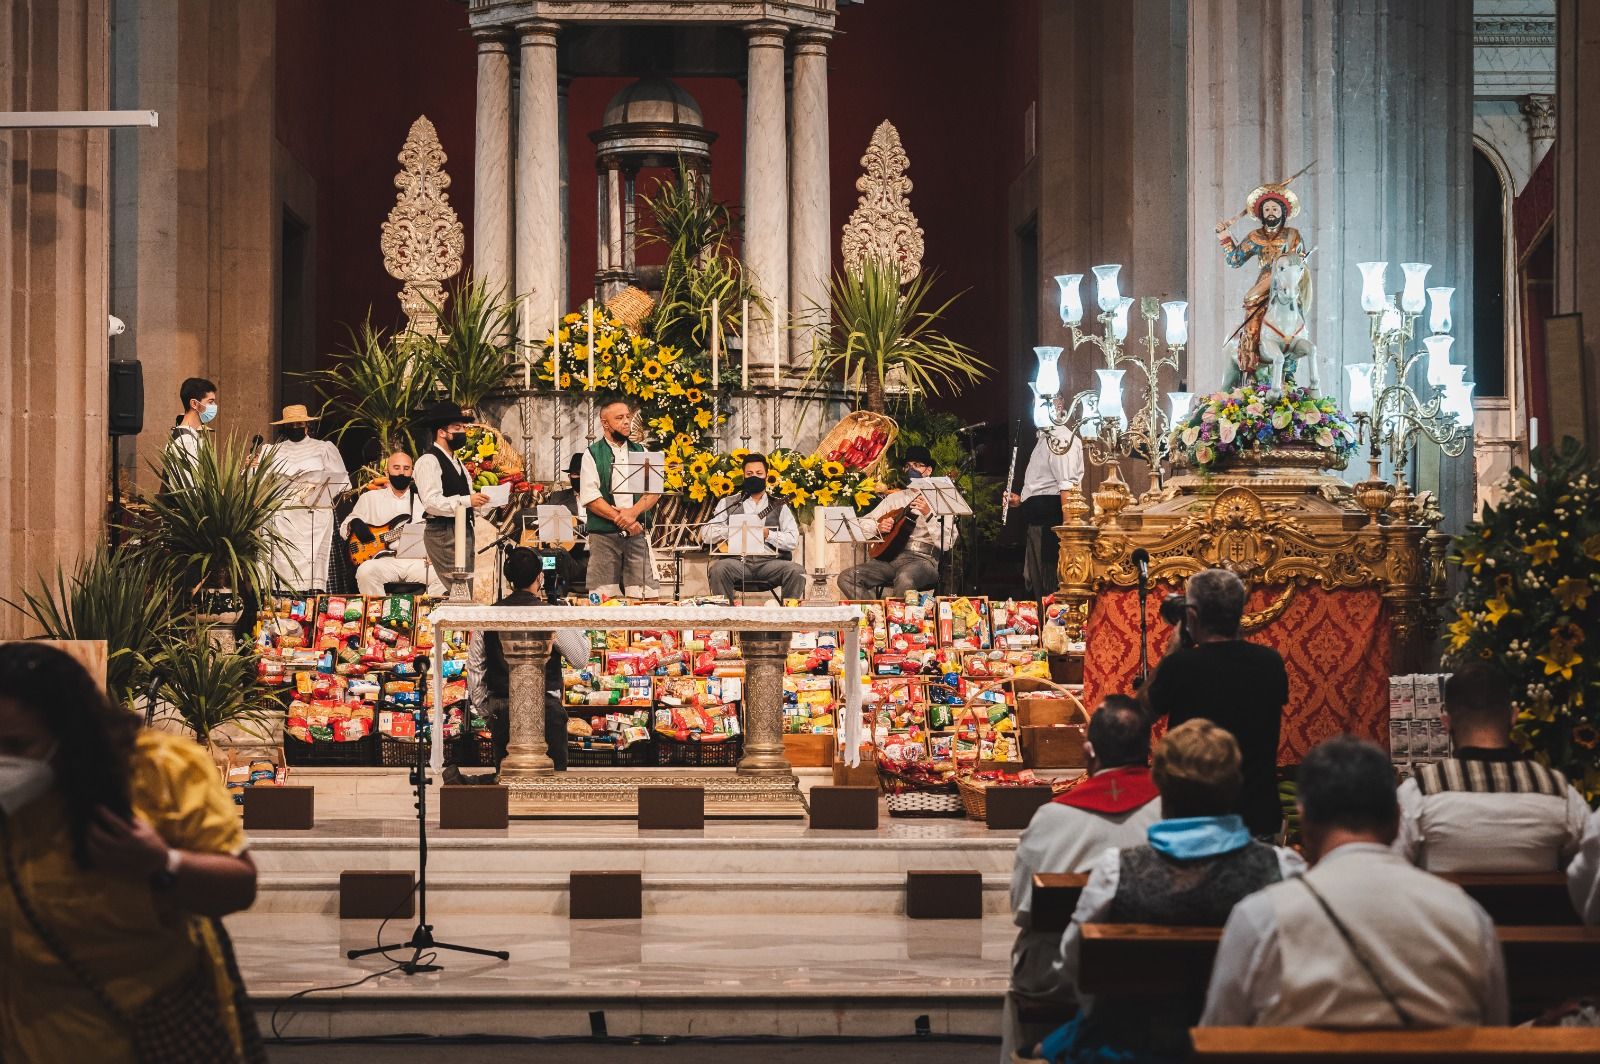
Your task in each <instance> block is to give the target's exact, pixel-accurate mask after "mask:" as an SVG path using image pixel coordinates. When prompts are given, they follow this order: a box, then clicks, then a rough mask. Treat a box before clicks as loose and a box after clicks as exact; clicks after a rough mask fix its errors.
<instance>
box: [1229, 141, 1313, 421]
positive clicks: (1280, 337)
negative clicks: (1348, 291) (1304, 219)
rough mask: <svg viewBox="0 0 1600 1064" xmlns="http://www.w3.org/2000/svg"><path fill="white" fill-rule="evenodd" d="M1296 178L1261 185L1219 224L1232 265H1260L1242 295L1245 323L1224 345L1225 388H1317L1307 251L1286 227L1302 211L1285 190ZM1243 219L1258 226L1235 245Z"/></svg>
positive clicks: (1296, 235) (1295, 232)
mask: <svg viewBox="0 0 1600 1064" xmlns="http://www.w3.org/2000/svg"><path fill="white" fill-rule="evenodd" d="M1306 169H1310V168H1309V167H1307V168H1306ZM1300 173H1305V170H1301V171H1300ZM1299 176H1300V174H1295V175H1294V177H1291V178H1289V180H1288V181H1280V182H1277V183H1275V184H1266V185H1262V186H1260V187H1259V188H1257V189H1255V190H1254V191H1253V192H1251V193H1250V195H1249V196H1248V197H1247V198H1246V199H1245V209H1244V210H1243V211H1242V212H1240V214H1237V215H1235V216H1234V217H1232V218H1230V219H1228V220H1227V221H1224V222H1218V223H1217V227H1216V231H1217V235H1218V237H1219V238H1220V242H1221V244H1222V250H1223V257H1224V259H1225V261H1226V262H1227V264H1228V265H1229V266H1231V267H1233V268H1234V269H1238V268H1239V267H1241V266H1243V265H1244V264H1245V263H1247V262H1249V261H1250V260H1251V259H1252V258H1254V259H1259V260H1260V273H1259V274H1258V275H1257V276H1256V280H1255V283H1254V284H1252V285H1251V286H1250V290H1249V291H1248V292H1246V293H1245V296H1244V310H1245V319H1244V323H1243V324H1241V325H1240V326H1239V328H1238V329H1236V330H1234V333H1233V336H1232V337H1230V338H1229V341H1228V348H1229V350H1230V353H1231V358H1230V365H1229V368H1228V373H1227V376H1226V378H1225V379H1224V381H1223V385H1222V386H1223V388H1224V389H1227V390H1231V389H1233V388H1236V387H1238V386H1239V385H1240V384H1241V383H1242V382H1244V381H1246V380H1249V381H1252V382H1254V383H1257V384H1266V385H1270V386H1272V387H1274V388H1279V389H1281V388H1285V387H1290V386H1294V385H1299V386H1301V387H1307V388H1310V389H1311V390H1312V392H1316V391H1317V390H1318V387H1319V383H1320V382H1319V380H1318V375H1317V357H1316V356H1317V349H1316V345H1315V344H1313V343H1312V342H1311V338H1310V337H1308V336H1307V335H1306V316H1307V315H1308V314H1309V313H1310V310H1311V274H1310V273H1309V272H1308V271H1307V269H1306V258H1307V257H1308V256H1309V255H1310V251H1308V250H1307V249H1306V246H1305V241H1304V240H1303V239H1302V238H1301V236H1300V230H1298V229H1294V228H1292V227H1290V226H1289V225H1288V224H1287V223H1288V221H1289V220H1290V219H1291V218H1293V217H1294V216H1295V215H1297V214H1299V213H1300V199H1299V197H1298V196H1296V195H1295V194H1294V193H1293V192H1292V191H1290V189H1289V182H1290V181H1293V180H1294V178H1295V177H1299ZM1245 214H1249V215H1252V216H1254V217H1255V218H1256V219H1257V220H1258V221H1259V222H1260V223H1261V226H1260V228H1258V229H1254V230H1251V232H1250V233H1249V234H1248V235H1247V236H1246V237H1245V238H1244V239H1243V240H1241V241H1235V240H1234V239H1233V236H1232V234H1231V233H1229V230H1230V229H1231V228H1232V227H1233V224H1234V223H1235V222H1237V221H1238V220H1239V219H1240V218H1241V217H1243V216H1244V215H1245ZM1302 378H1303V379H1302Z"/></svg>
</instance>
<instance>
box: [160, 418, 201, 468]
mask: <svg viewBox="0 0 1600 1064" xmlns="http://www.w3.org/2000/svg"><path fill="white" fill-rule="evenodd" d="M167 450H168V451H169V452H172V453H174V454H176V453H178V452H182V453H183V454H185V455H187V456H188V457H189V460H190V461H191V462H192V461H194V459H195V458H196V457H197V456H198V455H199V454H200V433H199V431H198V430H196V429H192V428H190V427H189V426H188V425H176V426H174V427H173V430H172V438H171V439H170V440H168V441H167Z"/></svg>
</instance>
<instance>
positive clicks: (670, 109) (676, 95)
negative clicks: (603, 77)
mask: <svg viewBox="0 0 1600 1064" xmlns="http://www.w3.org/2000/svg"><path fill="white" fill-rule="evenodd" d="M634 123H648V124H650V125H674V126H694V127H696V128H701V129H703V128H704V127H705V117H704V116H703V115H702V114H701V113H700V105H699V104H698V103H696V102H695V99H694V97H693V96H690V95H689V94H688V93H687V92H684V91H683V89H682V88H680V87H679V86H678V85H676V84H675V83H673V82H671V81H669V80H667V79H666V78H658V77H648V78H640V79H639V80H638V81H636V82H634V83H633V84H632V85H629V86H628V87H627V88H625V89H623V90H622V91H621V92H619V93H617V94H616V95H615V96H613V97H612V98H611V102H610V103H608V104H606V111H605V116H604V117H603V118H602V119H601V125H602V126H620V125H631V124H634Z"/></svg>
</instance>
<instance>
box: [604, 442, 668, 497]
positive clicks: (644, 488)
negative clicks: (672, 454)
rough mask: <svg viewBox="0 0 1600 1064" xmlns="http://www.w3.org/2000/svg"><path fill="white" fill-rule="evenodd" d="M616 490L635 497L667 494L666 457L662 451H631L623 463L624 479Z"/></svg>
mask: <svg viewBox="0 0 1600 1064" xmlns="http://www.w3.org/2000/svg"><path fill="white" fill-rule="evenodd" d="M614 490H616V491H617V492H620V493H626V494H631V495H633V496H635V497H638V496H640V495H665V494H666V491H667V465H666V457H665V456H664V455H663V454H662V453H661V452H660V451H629V452H628V453H627V457H626V458H625V459H624V460H623V463H622V480H621V482H620V483H618V484H617V486H616V488H615V489H614Z"/></svg>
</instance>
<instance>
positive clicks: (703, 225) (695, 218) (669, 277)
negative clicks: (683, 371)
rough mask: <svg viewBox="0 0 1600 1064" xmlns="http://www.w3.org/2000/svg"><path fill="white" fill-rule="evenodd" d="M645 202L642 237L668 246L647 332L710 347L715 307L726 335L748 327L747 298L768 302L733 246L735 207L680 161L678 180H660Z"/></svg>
mask: <svg viewBox="0 0 1600 1064" xmlns="http://www.w3.org/2000/svg"><path fill="white" fill-rule="evenodd" d="M644 204H645V212H646V217H647V218H649V219H650V221H649V223H647V224H646V225H645V226H644V227H642V228H641V229H640V231H639V235H640V237H641V238H642V239H643V240H644V241H645V242H646V243H653V244H661V245H664V246H665V247H666V249H667V261H666V263H665V265H663V266H662V269H661V296H660V298H659V299H658V300H657V301H656V305H655V309H654V310H653V311H651V314H650V317H649V318H648V319H647V320H646V321H645V324H644V331H645V332H646V333H647V334H648V335H649V336H651V337H652V338H654V339H655V340H656V342H657V343H660V344H662V345H664V346H668V347H676V348H679V349H681V350H684V351H707V350H709V349H710V347H711V328H712V323H711V318H712V313H711V312H712V308H713V307H716V308H717V317H718V318H719V319H720V321H721V329H722V335H723V336H732V335H735V334H736V333H739V332H740V331H741V330H742V329H743V328H744V323H743V320H742V317H741V315H742V313H743V310H742V308H743V303H744V300H746V299H748V300H749V301H750V302H752V303H754V304H756V305H757V306H765V303H764V302H763V301H762V299H761V297H760V294H759V293H758V292H756V290H755V289H754V288H753V287H752V286H751V285H750V284H749V282H748V281H747V280H746V278H745V273H744V266H743V265H742V264H741V263H740V261H739V260H738V258H736V257H735V256H734V255H733V253H732V251H731V250H730V249H731V247H732V243H733V240H732V233H733V225H734V217H733V211H732V209H731V208H729V207H728V206H727V204H724V203H720V202H718V201H716V200H713V199H712V198H711V197H710V196H709V195H708V194H707V193H706V191H705V189H704V187H703V185H702V183H701V182H700V180H699V179H698V178H697V177H696V176H695V175H693V174H691V173H690V172H689V171H688V170H687V168H685V167H684V165H683V163H682V162H681V161H680V162H679V164H678V173H677V177H676V179H675V180H663V181H660V182H658V183H657V185H656V187H655V189H654V191H652V192H651V193H650V194H648V195H646V196H645V197H644Z"/></svg>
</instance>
